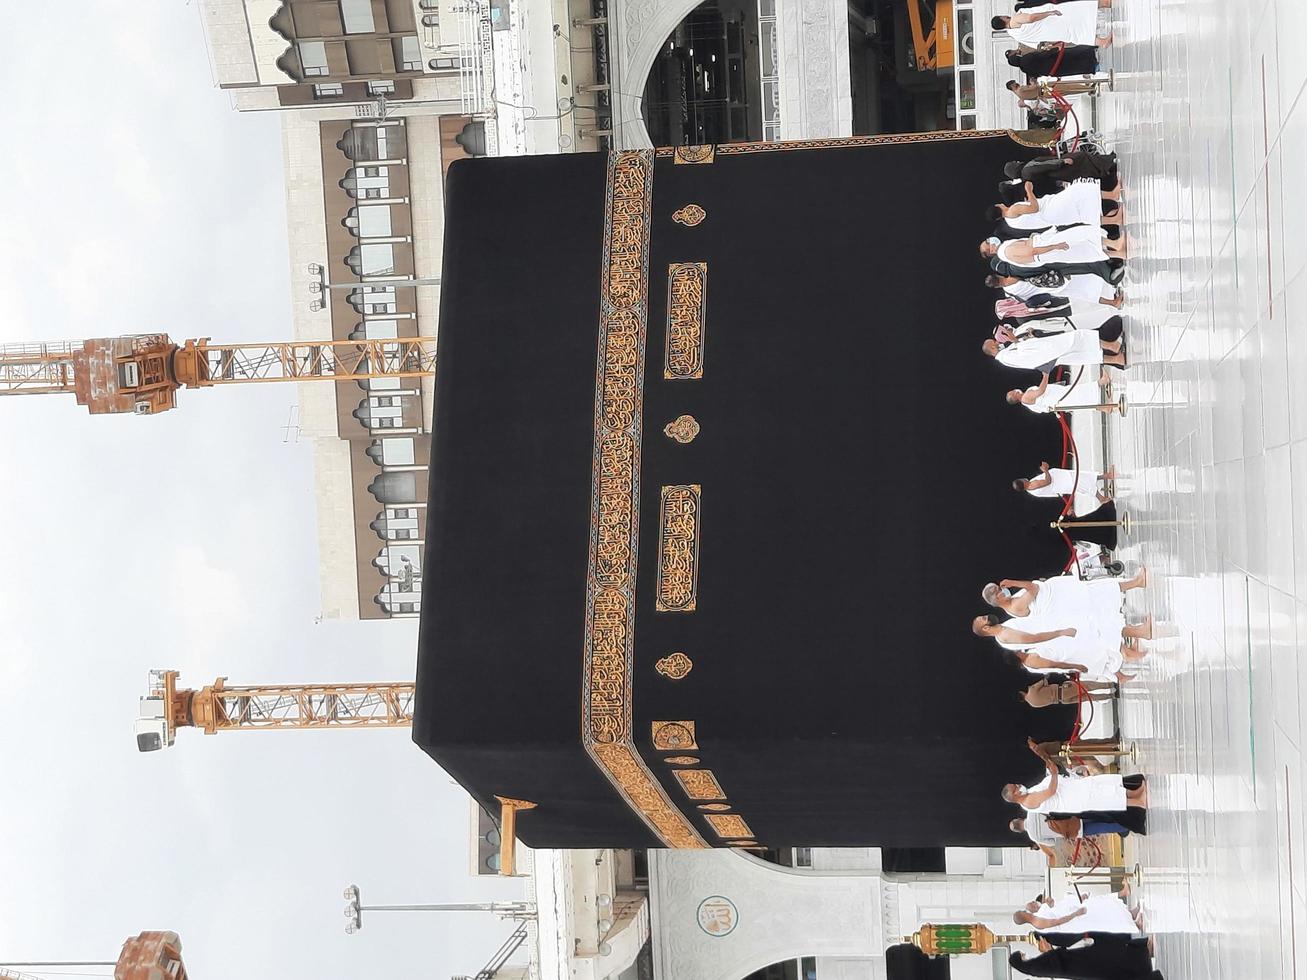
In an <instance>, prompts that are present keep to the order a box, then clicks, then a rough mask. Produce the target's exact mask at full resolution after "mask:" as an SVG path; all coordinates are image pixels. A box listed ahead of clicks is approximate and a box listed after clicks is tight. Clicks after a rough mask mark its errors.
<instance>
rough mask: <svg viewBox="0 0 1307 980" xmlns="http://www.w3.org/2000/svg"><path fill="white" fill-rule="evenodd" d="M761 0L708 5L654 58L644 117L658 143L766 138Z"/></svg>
mask: <svg viewBox="0 0 1307 980" xmlns="http://www.w3.org/2000/svg"><path fill="white" fill-rule="evenodd" d="M759 58H760V52H759V47H758V4H757V0H706V2H705V3H701V4H699V5H698V6H697V7H695V8H694V9H693V10H692V11H690V13H689V14H687V15H686V16H685V17H684V18H683V19H682V20H681V22H680V23H679V24H677V25H676V28H675V29H674V30H673V31H672V33H671V34H670V35H668V37H667V38H666V39H665V40H664V42H663V44H662V47H661V48H660V49H659V50H658V53H657V54H656V55H655V57H654V63H653V68H652V69H651V70H650V72H649V77H648V80H647V81H646V82H645V87H644V102H643V104H642V106H641V116H642V117H643V119H644V123H645V126H646V127H647V128H648V130H649V137H650V139H651V140H652V141H653V144H654V145H655V146H682V145H686V144H694V143H736V142H744V141H751V140H760V139H762V135H763V132H762V74H761V71H760V61H759Z"/></svg>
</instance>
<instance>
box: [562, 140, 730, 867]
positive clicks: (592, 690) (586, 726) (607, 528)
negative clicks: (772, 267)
mask: <svg viewBox="0 0 1307 980" xmlns="http://www.w3.org/2000/svg"><path fill="white" fill-rule="evenodd" d="M653 159H654V156H653V151H652V150H628V151H622V152H618V153H611V154H609V157H608V177H607V182H606V187H605V206H604V245H603V250H604V252H603V270H602V273H603V279H602V295H601V297H600V319H599V342H598V351H597V356H596V369H595V411H594V425H595V441H594V456H593V461H592V470H591V481H592V483H591V503H590V560H589V568H588V570H587V576H586V604H585V640H584V653H583V670H582V698H581V712H582V719H581V741H582V744H583V745H584V746H585V749H586V752H587V753H589V755H590V758H591V759H593V760H594V762H595V764H596V765H598V766H599V768H600V770H601V771H602V772H603V773H604V775H605V776H607V777H608V779H609V781H610V782H611V783H612V784H613V786H614V787H615V788H616V789H617V791H618V792H619V793H620V794H621V795H622V797H623V799H625V800H626V802H627V803H628V804H629V805H630V806H631V808H632V809H633V810H634V811H635V812H636V813H637V814H639V816H640V817H641V819H642V820H643V821H644V822H645V824H646V826H648V827H649V829H650V830H651V831H652V832H653V833H654V834H655V835H656V836H657V837H658V839H659V840H661V841H662V842H663V843H664V844H665V845H667V846H668V847H677V848H700V847H707V846H708V844H707V843H706V842H705V841H704V839H703V837H702V836H701V835H700V834H699V832H698V831H697V830H696V829H695V828H694V825H693V824H692V823H690V821H689V819H688V818H686V816H685V815H684V814H683V813H681V811H680V808H679V807H677V806H676V804H674V803H673V802H672V800H671V798H670V797H669V796H668V795H667V792H666V791H665V790H664V789H663V787H662V784H661V783H660V782H659V781H658V780H657V778H656V777H655V776H654V775H653V773H652V772H651V771H650V769H649V767H648V766H647V765H646V764H645V762H644V760H643V759H642V758H641V757H640V754H639V752H638V751H637V750H636V748H635V743H634V741H633V738H632V727H631V726H632V723H631V717H632V705H631V690H632V673H633V669H634V643H635V577H636V557H637V554H638V543H639V525H638V520H637V511H638V504H639V497H640V416H641V410H642V408H643V385H644V361H645V340H646V334H647V326H648V323H647V321H648V307H649V222H650V209H651V206H652V202H653Z"/></svg>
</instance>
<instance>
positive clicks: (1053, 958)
mask: <svg viewBox="0 0 1307 980" xmlns="http://www.w3.org/2000/svg"><path fill="white" fill-rule="evenodd" d="M1045 938H1052V937H1045ZM1064 938H1065V939H1067V940H1070V941H1071V942H1076V943H1080V942H1081V940H1082V937H1080V936H1078V935H1075V934H1073V933H1067V934H1065V935H1064ZM1086 938H1087V940H1088V941H1087V942H1085V943H1083V944H1082V945H1080V946H1078V947H1077V948H1075V949H1063V948H1061V947H1059V946H1054V947H1053V948H1052V949H1050V950H1049V951H1048V952H1047V953H1041V954H1040V955H1038V956H1034V957H1031V958H1030V959H1027V958H1026V957H1025V956H1024V955H1022V954H1021V953H1013V954H1012V955H1011V956H1009V957H1008V963H1009V964H1011V966H1012V968H1013V969H1014V970H1016V971H1017V972H1018V973H1024V974H1025V975H1026V976H1028V977H1061V978H1063V980H1163V978H1162V974H1161V972H1160V971H1159V970H1154V969H1153V958H1152V957H1151V956H1150V955H1149V953H1148V940H1146V939H1138V938H1134V939H1132V938H1130V937H1127V936H1123V935H1120V934H1119V933H1111V932H1091V933H1089V934H1088V936H1087V937H1086Z"/></svg>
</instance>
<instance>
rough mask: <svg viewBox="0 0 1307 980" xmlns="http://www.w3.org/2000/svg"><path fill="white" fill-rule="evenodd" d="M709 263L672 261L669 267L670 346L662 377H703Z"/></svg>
mask: <svg viewBox="0 0 1307 980" xmlns="http://www.w3.org/2000/svg"><path fill="white" fill-rule="evenodd" d="M707 301H708V263H706V262H673V263H672V264H671V265H669V266H668V267H667V347H666V352H665V354H664V358H663V377H664V378H668V379H673V380H674V379H686V378H702V377H703V345H704V328H705V327H706V326H707V322H706V314H707V305H706V304H707Z"/></svg>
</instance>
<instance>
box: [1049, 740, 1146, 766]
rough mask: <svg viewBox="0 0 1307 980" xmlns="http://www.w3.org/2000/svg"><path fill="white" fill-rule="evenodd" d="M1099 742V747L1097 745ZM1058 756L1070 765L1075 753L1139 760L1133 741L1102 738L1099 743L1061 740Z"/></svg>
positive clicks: (1132, 760)
mask: <svg viewBox="0 0 1307 980" xmlns="http://www.w3.org/2000/svg"><path fill="white" fill-rule="evenodd" d="M1099 744H1101V746H1102V747H1101V748H1100V747H1099ZM1057 754H1058V756H1059V757H1060V758H1061V759H1062V761H1063V762H1065V763H1067V764H1068V765H1070V763H1071V759H1072V758H1074V757H1075V756H1077V755H1101V756H1107V757H1108V758H1111V759H1129V760H1130V761H1131V762H1138V761H1139V751H1138V749H1136V748H1135V744H1134V743H1133V742H1130V743H1126V742H1122V741H1119V740H1118V741H1113V740H1111V739H1104V740H1103V741H1102V742H1101V743H1097V742H1087V743H1084V742H1082V743H1075V742H1063V743H1062V747H1061V748H1060V749H1058V750H1057Z"/></svg>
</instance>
